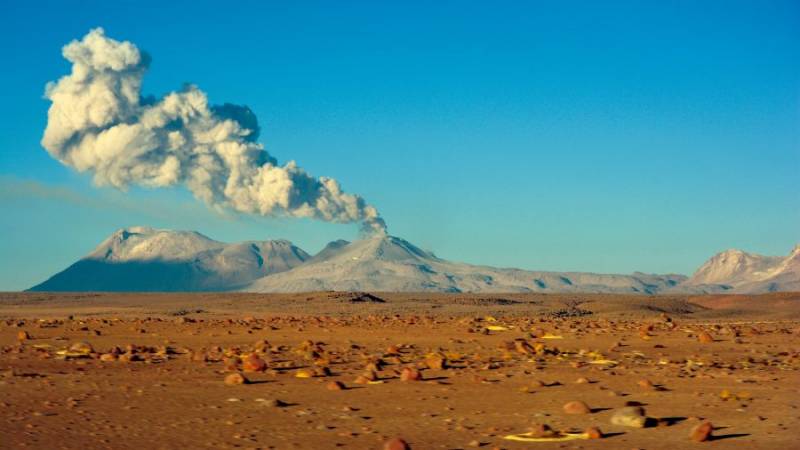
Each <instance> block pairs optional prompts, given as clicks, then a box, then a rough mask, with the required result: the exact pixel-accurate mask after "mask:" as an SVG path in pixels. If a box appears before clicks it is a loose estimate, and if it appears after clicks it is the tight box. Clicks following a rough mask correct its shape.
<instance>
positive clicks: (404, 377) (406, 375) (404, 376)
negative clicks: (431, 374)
mask: <svg viewBox="0 0 800 450" xmlns="http://www.w3.org/2000/svg"><path fill="white" fill-rule="evenodd" d="M421 379H422V374H421V373H420V372H419V370H417V369H415V368H413V367H405V368H403V371H402V372H400V380H401V381H420V380H421Z"/></svg>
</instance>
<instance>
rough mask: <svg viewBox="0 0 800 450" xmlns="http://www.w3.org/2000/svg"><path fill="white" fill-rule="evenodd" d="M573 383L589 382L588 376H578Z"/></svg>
mask: <svg viewBox="0 0 800 450" xmlns="http://www.w3.org/2000/svg"><path fill="white" fill-rule="evenodd" d="M575 383H577V384H587V383H589V379H588V378H584V377H580V378H578V379H577V380H575Z"/></svg>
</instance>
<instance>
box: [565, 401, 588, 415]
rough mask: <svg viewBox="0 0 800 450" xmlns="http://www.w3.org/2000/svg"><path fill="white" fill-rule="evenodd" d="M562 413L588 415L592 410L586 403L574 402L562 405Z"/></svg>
mask: <svg viewBox="0 0 800 450" xmlns="http://www.w3.org/2000/svg"><path fill="white" fill-rule="evenodd" d="M564 412H565V413H567V414H589V413H591V412H592V410H591V408H589V405H587V404H586V403H584V402H581V401H574V402H569V403H567V404H566V405H564Z"/></svg>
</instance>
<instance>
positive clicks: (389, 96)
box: [0, 1, 800, 290]
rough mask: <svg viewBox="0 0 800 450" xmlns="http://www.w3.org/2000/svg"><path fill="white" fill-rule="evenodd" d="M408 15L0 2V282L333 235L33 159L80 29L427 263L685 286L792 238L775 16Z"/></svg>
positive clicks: (782, 31)
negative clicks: (129, 258) (696, 273)
mask: <svg viewBox="0 0 800 450" xmlns="http://www.w3.org/2000/svg"><path fill="white" fill-rule="evenodd" d="M286 3H290V4H286ZM342 3H343V4H342ZM429 3H431V2H419V3H417V2H398V3H397V4H395V5H387V4H385V2H337V4H334V3H331V2H313V3H307V2H275V3H271V2H228V3H226V4H225V5H224V7H222V6H220V4H219V2H201V1H192V2H144V1H138V2H115V4H114V6H110V4H109V3H107V2H93V1H83V2H35V1H32V2H24V4H23V2H17V3H16V4H11V3H6V5H5V6H4V7H3V14H2V15H0V16H1V17H0V54H2V58H4V63H3V70H2V71H0V98H2V99H3V105H4V108H2V109H0V127H2V128H0V211H2V212H3V214H2V217H1V218H0V290H16V289H24V288H27V287H30V286H31V285H33V284H35V283H38V282H40V281H42V280H43V279H45V278H46V277H47V276H49V275H51V274H53V273H54V272H56V271H58V270H61V269H63V268H65V267H66V266H67V265H69V264H70V263H71V262H73V261H75V260H76V259H78V258H79V257H81V256H82V255H84V254H86V253H88V252H89V251H90V250H91V249H92V248H93V247H94V246H95V245H96V244H98V243H99V242H100V241H101V240H102V239H104V238H105V237H106V236H107V235H108V234H110V233H111V232H113V231H114V230H115V229H117V228H121V227H125V226H130V225H139V224H141V225H151V226H156V227H167V228H180V229H195V230H198V231H201V232H203V233H205V234H207V235H209V236H211V237H214V238H217V239H220V240H226V241H235V240H245V239H270V238H287V239H290V240H292V241H293V242H295V243H296V244H298V245H300V246H301V247H302V248H304V249H306V250H307V251H309V252H314V251H317V250H319V249H320V248H321V247H322V246H323V245H324V244H325V243H326V242H327V241H330V240H333V239H336V238H341V237H343V238H348V239H352V238H355V237H356V234H357V233H356V232H357V227H356V226H355V225H333V224H328V223H321V222H314V221H309V220H290V219H274V218H261V217H247V216H241V215H234V214H227V215H220V214H218V213H215V212H212V211H210V210H208V208H206V207H205V206H204V205H202V204H200V203H198V202H196V201H194V200H193V198H192V197H191V195H189V194H188V193H186V192H184V191H182V190H181V189H177V188H176V189H169V190H145V189H140V188H133V189H131V190H129V191H128V192H124V193H123V192H119V191H115V190H113V189H109V188H103V189H97V188H95V187H93V186H92V184H91V180H90V177H89V175H86V174H78V173H75V172H74V171H72V170H71V169H68V168H66V167H64V166H62V165H60V164H59V163H58V162H57V161H55V160H53V159H52V158H50V156H49V155H48V154H47V153H46V152H45V151H44V150H43V149H42V148H41V146H40V144H39V141H40V139H41V135H42V132H43V130H44V127H45V124H46V112H47V108H48V105H49V104H48V102H47V101H45V100H44V99H43V98H42V94H43V91H44V85H45V83H46V82H48V81H51V80H56V79H58V78H59V77H60V76H62V75H65V74H66V73H67V72H68V71H69V64H68V62H67V61H65V60H64V59H63V58H62V57H61V54H60V51H61V47H62V46H63V45H64V44H66V43H68V42H69V41H70V40H72V39H76V38H80V37H82V36H83V35H84V34H86V33H87V32H88V31H89V30H90V29H91V28H94V27H97V26H102V27H104V28H105V30H106V33H107V35H108V36H110V37H112V38H115V39H120V40H129V41H131V42H133V43H135V44H136V45H137V46H138V47H139V48H141V49H143V50H145V51H147V52H148V53H149V54H150V55H151V56H152V58H153V62H152V64H151V67H150V70H149V72H148V74H147V75H146V77H145V85H144V92H145V93H146V94H154V95H163V94H164V93H167V92H169V91H172V90H177V89H179V88H180V87H181V86H182V84H183V83H185V82H191V83H194V84H196V85H198V86H199V87H200V88H201V89H203V90H204V91H205V92H207V93H208V95H209V97H210V100H211V102H212V103H224V102H231V103H238V104H245V105H248V106H249V107H250V108H251V109H252V110H253V111H254V112H255V113H256V115H257V116H258V118H259V122H260V124H261V128H262V131H261V138H260V141H261V142H263V143H264V144H265V146H266V148H267V150H268V151H269V152H270V153H271V154H272V155H274V156H275V157H277V158H278V159H279V160H280V161H286V160H290V159H294V160H296V161H297V162H298V163H299V164H300V165H301V166H302V167H304V168H305V169H307V170H308V171H309V172H311V173H312V174H314V175H317V176H320V175H325V176H331V177H334V178H336V179H338V180H339V181H340V182H341V183H342V186H343V187H344V189H346V190H347V191H349V192H354V193H358V194H360V195H362V196H363V197H365V199H366V200H367V201H368V202H370V203H371V204H374V205H375V206H376V207H377V208H378V209H379V210H380V211H381V213H382V215H383V216H384V218H385V219H386V221H387V223H388V225H389V231H390V233H391V234H394V235H397V236H401V237H404V238H406V239H408V240H409V241H411V242H414V243H415V244H417V245H419V246H421V247H424V248H426V249H430V250H433V251H434V252H435V253H437V254H438V255H439V256H441V257H444V258H447V259H453V260H461V261H466V262H472V263H481V264H491V265H497V266H515V267H521V268H529V269H542V270H582V271H597V272H632V271H635V270H640V271H645V272H659V273H663V272H677V273H690V272H691V271H693V270H694V269H695V268H696V267H697V266H698V265H699V264H701V263H702V262H703V261H704V260H705V259H706V258H708V257H709V256H711V254H713V253H715V252H717V251H720V250H723V249H726V248H732V247H736V248H742V249H745V250H749V251H754V252H759V253H765V254H786V253H788V252H789V250H790V249H791V247H792V246H793V245H795V244H796V243H798V242H800V233H798V231H800V190H799V189H798V188H797V186H798V182H797V178H798V173H800V131H799V130H800V4H798V3H797V2H796V1H764V2H752V1H744V2H737V1H719V2H715V1H704V2H693V1H686V2H683V1H673V2H656V1H652V2H644V1H631V2H602V4H601V3H600V2H591V1H587V2H569V1H568V2H500V4H493V5H491V6H489V5H488V4H486V3H485V2H475V3H470V2H434V3H436V4H435V5H430V4H429Z"/></svg>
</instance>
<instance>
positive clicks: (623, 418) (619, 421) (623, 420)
mask: <svg viewBox="0 0 800 450" xmlns="http://www.w3.org/2000/svg"><path fill="white" fill-rule="evenodd" d="M611 424H612V425H619V426H623V427H633V428H644V427H645V426H646V425H647V416H645V413H644V408H642V407H641V406H626V407H624V408H620V409H618V410H616V411H615V412H614V415H612V416H611Z"/></svg>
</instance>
